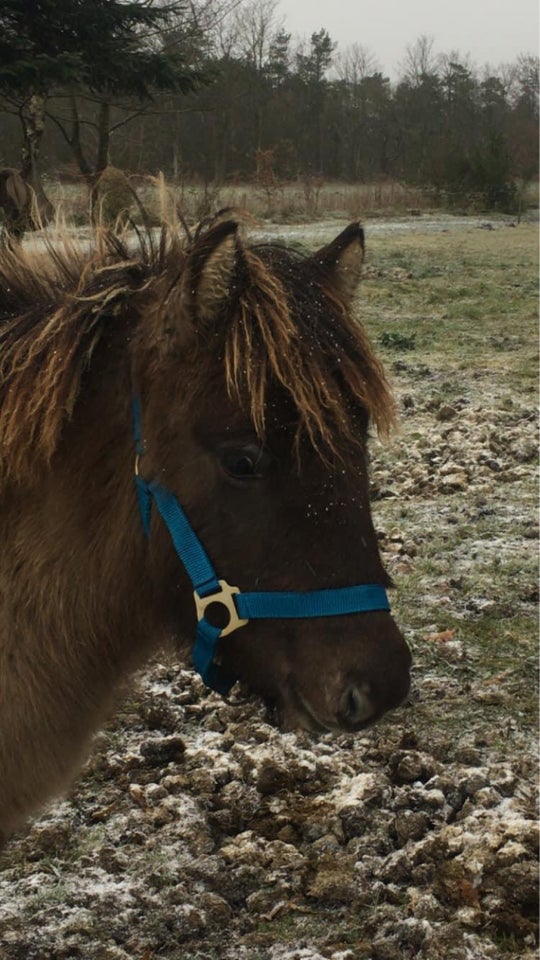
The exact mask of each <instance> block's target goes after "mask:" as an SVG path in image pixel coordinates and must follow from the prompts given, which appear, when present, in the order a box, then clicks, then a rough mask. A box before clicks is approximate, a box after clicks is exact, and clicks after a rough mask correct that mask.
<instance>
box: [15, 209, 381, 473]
mask: <svg viewBox="0 0 540 960" xmlns="http://www.w3.org/2000/svg"><path fill="white" fill-rule="evenodd" d="M203 236H204V234H203ZM60 241H61V242H58V239H55V241H51V242H49V243H48V244H47V245H46V247H45V249H44V250H43V251H41V252H36V251H34V250H31V249H25V248H24V247H22V246H20V245H17V246H15V245H14V246H7V245H6V246H4V247H3V248H1V249H0V474H3V475H4V476H12V477H17V476H21V475H22V474H23V473H24V471H25V470H27V469H28V466H29V463H30V461H31V459H35V458H36V457H38V458H40V459H42V460H43V459H44V460H46V461H49V460H50V458H51V457H52V455H53V454H54V452H55V450H56V448H57V446H58V442H59V438H60V435H61V430H62V426H63V423H64V422H65V420H66V419H67V418H69V417H70V416H71V415H72V413H73V410H74V407H75V404H76V402H77V398H78V396H79V393H80V389H81V378H82V375H83V372H84V371H86V370H88V369H91V365H92V357H93V354H94V352H95V349H96V346H97V344H98V343H99V341H100V339H101V337H102V334H103V331H104V329H105V328H106V325H107V324H111V323H114V322H115V318H117V317H118V316H119V315H122V317H123V318H124V320H125V319H126V318H129V316H130V314H132V315H133V322H134V323H135V322H140V323H144V318H141V317H140V316H139V313H138V311H137V309H133V310H132V311H130V305H131V303H132V302H133V303H134V302H135V301H136V300H137V298H138V297H139V296H140V295H141V294H143V293H144V296H145V299H146V300H150V301H151V299H152V293H153V290H154V289H155V291H156V297H157V296H158V294H159V291H163V289H164V284H165V285H169V287H170V285H171V284H172V283H179V282H180V281H181V276H182V271H183V269H184V267H185V264H186V262H187V260H188V258H189V256H190V254H191V252H192V250H191V242H187V241H186V242H184V241H182V240H181V239H180V237H179V236H178V233H177V232H176V231H174V230H171V229H170V228H169V227H167V226H163V227H162V230H161V234H160V236H159V237H158V239H157V241H156V240H153V239H152V237H151V236H150V235H146V234H142V235H140V236H139V239H138V242H137V244H136V245H135V246H136V249H133V245H132V244H128V242H127V240H126V239H124V238H119V237H118V236H115V235H114V234H111V233H107V232H104V231H101V230H96V231H95V233H94V235H93V237H92V239H91V241H90V243H89V244H88V246H86V247H83V246H82V245H81V244H80V243H76V242H73V241H72V240H70V239H69V236H67V235H63V236H62V237H60ZM197 241H198V238H195V240H194V241H193V248H196V245H197ZM243 258H244V263H243V271H244V274H245V276H244V282H243V283H242V284H240V285H239V293H238V294H237V295H236V296H235V298H231V303H230V310H229V313H228V317H227V322H226V323H224V324H223V330H224V333H223V337H224V345H223V346H224V349H223V358H224V359H223V362H224V367H225V376H226V380H227V385H228V389H229V391H230V393H231V394H235V395H236V396H238V398H239V399H240V400H241V402H242V403H243V404H245V405H246V406H247V408H248V410H249V412H250V415H251V418H252V421H253V423H254V425H255V428H256V430H257V431H258V432H259V434H261V435H264V431H265V425H266V419H267V417H266V411H267V401H268V395H269V390H270V389H271V388H272V387H275V386H276V385H277V386H278V387H279V388H281V389H282V390H284V391H285V393H286V394H287V395H288V397H289V398H290V400H291V401H292V403H293V405H294V407H295V409H296V411H297V442H299V440H300V438H301V436H307V437H308V438H309V440H310V441H311V444H312V445H313V446H314V447H315V448H316V449H317V450H318V451H319V452H320V453H321V454H323V455H324V454H325V453H332V454H335V455H338V456H339V454H340V450H341V449H342V448H343V447H344V446H345V445H346V444H348V443H349V442H350V441H354V440H355V432H356V426H355V419H354V416H353V412H352V411H353V409H354V408H356V409H357V408H358V406H361V407H362V408H363V409H364V410H365V411H366V413H367V415H368V416H369V418H370V419H371V420H372V421H373V422H374V423H375V424H376V426H377V428H378V429H379V431H381V432H383V433H384V432H386V431H387V430H388V429H389V427H390V425H391V423H392V420H393V416H394V404H393V401H392V397H391V394H390V391H389V388H388V385H387V382H386V379H385V376H384V373H383V370H382V367H381V364H380V363H379V361H378V360H377V358H376V357H375V355H374V353H373V350H372V347H371V346H370V344H369V341H368V339H367V337H366V334H365V332H364V331H363V329H362V327H361V326H360V324H359V323H357V322H356V321H355V320H354V319H353V318H352V317H351V315H350V313H349V310H348V308H347V307H346V305H345V304H344V302H343V301H342V300H341V299H340V298H339V297H338V295H337V294H336V293H335V292H334V291H333V290H332V289H330V288H329V287H325V285H324V284H322V283H321V281H320V280H318V281H317V280H316V278H315V277H314V276H313V275H312V274H311V273H310V269H311V268H310V261H309V258H304V259H302V258H300V257H298V256H297V255H293V254H291V253H290V251H286V250H285V249H282V248H279V247H274V246H272V245H267V246H260V247H257V246H253V247H246V248H245V249H244V251H243ZM313 283H318V286H319V294H320V302H321V308H320V311H319V314H320V315H317V316H313V315H310V316H309V317H304V316H303V311H302V299H303V296H304V292H303V291H305V289H306V285H308V284H313ZM216 360H217V358H216ZM344 441H345V442H346V444H345V443H344Z"/></svg>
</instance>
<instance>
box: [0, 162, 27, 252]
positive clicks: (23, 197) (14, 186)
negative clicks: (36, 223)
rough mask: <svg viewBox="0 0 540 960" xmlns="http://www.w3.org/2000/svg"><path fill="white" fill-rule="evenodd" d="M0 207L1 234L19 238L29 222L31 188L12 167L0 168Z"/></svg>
mask: <svg viewBox="0 0 540 960" xmlns="http://www.w3.org/2000/svg"><path fill="white" fill-rule="evenodd" d="M0 208H1V209H2V210H3V212H4V230H3V235H5V236H6V237H12V238H13V239H15V240H20V239H21V238H22V236H23V234H24V232H25V230H27V229H28V227H29V226H30V223H31V211H32V190H31V188H30V187H29V186H28V184H27V183H26V181H25V180H23V178H22V176H21V174H20V173H19V171H18V170H15V168H14V167H2V168H0Z"/></svg>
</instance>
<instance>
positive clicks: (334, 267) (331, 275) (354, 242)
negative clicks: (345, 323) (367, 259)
mask: <svg viewBox="0 0 540 960" xmlns="http://www.w3.org/2000/svg"><path fill="white" fill-rule="evenodd" d="M364 250H365V246H364V231H363V230H362V227H361V226H360V224H359V223H358V222H357V223H351V224H350V225H349V226H348V227H346V228H345V230H343V232H342V233H340V234H339V236H337V237H336V239H335V240H332V243H329V244H328V245H327V246H326V247H322V248H321V249H320V250H318V251H317V253H314V254H313V256H312V257H311V261H312V262H313V263H314V264H315V265H316V268H317V271H318V273H319V274H322V276H323V278H324V280H325V282H326V283H328V284H330V285H331V286H332V287H333V288H334V289H335V290H336V291H337V293H339V294H340V296H342V297H343V299H344V300H352V299H353V297H354V295H355V293H356V288H357V287H358V283H359V280H360V274H361V272H362V264H363V262H364Z"/></svg>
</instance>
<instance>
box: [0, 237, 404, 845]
mask: <svg viewBox="0 0 540 960" xmlns="http://www.w3.org/2000/svg"><path fill="white" fill-rule="evenodd" d="M363 247H364V245H363V233H362V230H361V228H360V227H359V226H358V224H352V225H351V226H350V227H349V228H348V229H347V230H345V231H344V232H343V233H342V234H341V235H340V236H339V237H337V239H336V240H335V241H334V242H333V243H331V244H330V245H329V246H327V247H325V248H323V249H322V250H320V251H319V252H318V253H317V254H315V255H314V256H309V257H302V256H300V255H298V254H295V253H292V252H290V251H287V250H286V249H284V248H281V247H279V246H274V245H270V244H269V245H259V246H256V245H254V246H248V245H247V244H246V243H244V242H243V241H242V240H241V239H240V237H239V234H238V230H237V224H236V223H235V222H233V221H227V222H221V223H219V222H218V223H214V224H213V225H211V226H210V227H208V228H207V229H204V230H202V231H200V232H199V234H198V235H197V236H196V237H195V239H193V240H192V241H190V242H182V241H181V240H180V239H179V237H178V234H177V232H176V231H175V230H173V229H170V228H163V229H162V232H161V238H160V240H159V242H156V244H155V245H152V243H151V242H150V238H140V241H139V244H138V249H137V252H135V253H134V252H133V249H132V247H130V245H129V244H128V243H127V242H124V241H123V240H122V239H119V238H118V237H115V236H112V235H107V234H101V235H100V234H99V233H96V235H95V238H94V242H93V245H92V247H91V249H90V250H85V251H82V250H79V249H76V248H74V247H70V246H69V244H68V243H67V242H66V244H65V245H64V247H58V246H56V247H54V246H52V245H51V246H50V248H49V249H48V251H47V252H46V253H41V254H36V253H35V252H34V253H32V252H31V251H26V250H25V249H24V248H21V247H11V246H7V247H6V248H4V249H3V250H2V251H0V450H1V460H0V501H1V509H0V543H1V550H0V829H1V830H2V831H3V832H4V834H6V833H8V832H9V831H11V830H12V829H13V828H14V827H15V826H16V825H17V824H18V823H20V822H21V821H22V819H23V818H24V817H25V816H26V815H27V814H28V813H29V812H30V811H32V810H33V809H35V808H36V806H38V805H39V804H40V803H42V802H43V801H44V800H45V799H46V798H47V797H48V796H50V795H52V794H53V793H54V792H56V791H58V790H59V789H61V788H62V787H63V786H64V785H65V784H66V783H67V782H68V781H69V778H70V777H71V776H72V775H73V773H74V771H75V770H76V768H77V765H78V764H80V762H81V760H82V758H83V757H84V754H85V751H86V750H87V748H88V742H89V738H90V736H91V734H92V732H93V731H94V730H95V729H96V727H97V726H98V725H99V724H100V723H101V722H102V720H103V718H104V717H105V716H106V714H107V712H108V711H110V709H111V705H112V703H113V700H114V695H115V692H116V691H117V689H118V685H119V683H120V681H121V680H122V679H123V678H125V677H126V676H127V675H128V674H129V673H130V672H132V671H134V670H135V669H136V668H138V667H140V666H141V665H142V664H144V662H145V661H146V660H147V658H148V657H149V656H150V655H151V654H152V652H153V651H156V650H157V649H159V646H160V644H162V643H163V642H164V641H165V640H167V638H170V637H171V636H174V637H175V639H176V641H177V644H178V647H179V648H180V650H181V651H182V653H183V654H185V655H187V654H188V652H189V650H190V646H191V644H192V641H193V636H194V630H195V611H194V605H193V596H192V590H191V587H190V584H189V580H188V577H187V575H186V572H185V570H184V569H183V567H182V565H181V563H180V561H179V559H178V557H177V556H176V554H175V552H174V549H173V546H172V542H171V539H170V536H169V534H168V532H167V530H166V528H165V527H164V524H163V522H162V521H161V519H160V517H159V515H158V514H157V512H156V511H155V510H154V512H153V517H152V526H151V531H150V536H149V537H148V538H146V537H145V535H144V532H143V529H142V524H141V518H140V516H139V513H138V509H137V502H136V493H135V487H134V482H133V469H134V466H133V465H134V443H133V432H132V395H133V393H134V392H136V394H137V395H138V397H139V398H140V403H141V410H142V430H143V433H144V439H145V448H144V453H143V455H142V457H141V458H140V464H139V470H140V473H141V474H142V475H143V476H144V477H146V478H149V479H151V478H158V479H159V481H160V482H161V483H163V484H164V485H165V486H166V487H167V488H168V489H169V490H171V491H172V492H173V493H174V494H175V496H176V497H177V498H178V500H179V502H180V503H181V504H182V505H183V507H184V509H185V511H186V513H187V515H188V517H189V520H190V521H191V524H192V526H193V528H194V529H195V530H196V531H197V533H198V535H199V537H200V539H201V541H202V543H203V544H204V547H205V549H206V551H207V553H208V555H209V556H210V557H211V558H212V560H213V562H214V563H215V566H216V569H217V570H218V571H219V574H220V575H221V576H223V577H225V578H226V579H227V580H228V581H229V582H230V583H233V584H237V585H238V586H239V587H240V589H241V590H248V591H249V590H253V589H255V590H280V591H290V590H294V591H297V590H300V591H306V590H309V591H311V590H318V589H320V588H334V587H344V586H345V587H346V586H350V585H353V584H364V583H365V584H383V585H384V584H388V577H387V576H386V574H385V572H384V570H383V568H382V565H381V560H380V557H379V551H378V548H377V539H376V535H375V532H374V529H373V525H372V521H371V515H370V508H369V503H368V469H367V463H366V438H367V430H368V423H369V421H370V420H371V421H373V422H374V423H375V424H376V426H377V427H378V428H379V429H381V430H383V431H384V430H386V429H387V428H388V427H389V425H390V422H391V420H392V416H393V406H392V401H391V397H390V394H389V391H388V388H387V384H386V381H385V378H384V375H383V372H382V369H381V366H380V364H379V362H378V361H377V360H376V358H375V356H374V355H373V352H372V349H371V347H370V345H369V343H368V340H367V338H366V335H365V333H364V332H363V330H362V327H361V326H360V325H359V324H358V323H357V321H356V320H355V319H354V318H353V315H352V301H353V296H354V293H355V290H356V285H357V281H358V279H359V274H360V268H361V263H362V259H363ZM219 658H220V660H221V663H222V665H223V667H224V668H226V669H227V670H228V671H229V672H230V673H232V674H233V675H235V676H237V677H239V678H240V680H241V681H242V682H244V683H245V684H246V685H247V686H248V687H249V688H251V689H252V690H253V691H255V692H256V693H257V694H259V695H260V696H261V697H262V698H263V699H264V700H265V701H266V702H268V703H270V704H272V705H273V706H274V707H275V708H276V709H277V711H278V714H279V715H280V716H281V722H282V725H283V726H284V728H285V729H291V728H294V727H304V728H307V729H310V730H314V731H324V730H348V731H355V730H358V729H360V728H361V727H364V726H366V725H367V724H369V723H372V722H373V721H374V720H376V719H377V718H378V717H380V716H381V715H382V714H383V713H384V712H385V711H387V710H389V709H391V708H393V707H395V706H397V705H398V704H399V703H400V702H401V701H402V700H403V698H404V696H405V695H406V693H407V690H408V686H409V666H410V655H409V651H408V648H407V646H406V644H405V641H404V640H403V637H402V635H401V633H400V632H399V630H398V628H397V626H396V625H395V623H394V621H393V620H392V618H391V616H390V615H389V613H387V612H373V611H372V612H368V613H358V614H347V615H344V616H332V617H318V618H315V619H307V620H302V619H300V620H294V621H289V620H280V621H276V620H269V621H265V620H261V621H258V622H250V623H249V624H248V625H247V626H246V627H243V628H242V629H240V630H238V631H236V632H235V633H232V634H230V636H227V637H226V638H224V639H221V640H220V641H219Z"/></svg>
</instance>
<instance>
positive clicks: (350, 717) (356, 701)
mask: <svg viewBox="0 0 540 960" xmlns="http://www.w3.org/2000/svg"><path fill="white" fill-rule="evenodd" d="M373 713H374V707H373V701H372V699H371V687H370V685H369V683H366V682H365V681H362V682H361V683H352V684H350V686H348V687H347V689H346V690H345V692H344V694H343V696H342V698H341V703H340V709H339V711H338V716H339V719H340V721H341V722H342V723H344V724H346V725H347V726H349V725H356V724H360V723H365V722H366V721H367V720H369V719H370V717H372V716H373Z"/></svg>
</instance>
